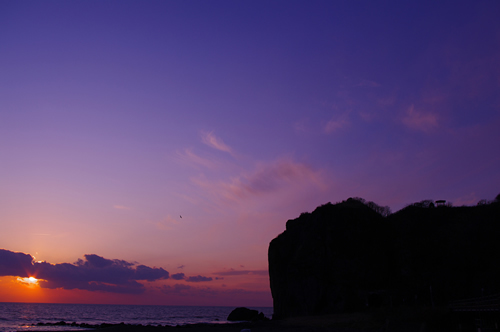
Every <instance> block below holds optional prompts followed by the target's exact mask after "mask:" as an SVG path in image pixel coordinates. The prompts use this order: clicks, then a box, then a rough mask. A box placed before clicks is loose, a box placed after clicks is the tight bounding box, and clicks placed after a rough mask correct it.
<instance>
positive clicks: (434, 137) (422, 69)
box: [0, 0, 500, 306]
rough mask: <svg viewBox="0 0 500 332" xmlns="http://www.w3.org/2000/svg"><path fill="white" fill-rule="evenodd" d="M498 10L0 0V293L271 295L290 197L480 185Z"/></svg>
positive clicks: (490, 168) (495, 120) (173, 298)
mask: <svg viewBox="0 0 500 332" xmlns="http://www.w3.org/2000/svg"><path fill="white" fill-rule="evenodd" d="M498 17H500V2H499V1H497V0H484V1H483V0H480V1H456V0H454V1H444V0H443V1H293V0H287V1H277V0H271V1H260V0H256V1H220V0H215V1H197V0H190V1H181V0H178V1H174V0H171V1H154V0H152V1H147V2H139V1H127V0H120V1H110V0H105V1H77V0H75V1H23V0H20V1H5V0H0V229H1V231H0V248H3V249H1V250H0V301H3V302H57V303H113V304H120V303H123V304H162V305H226V306H272V297H271V293H270V289H269V277H268V272H267V270H268V265H267V264H268V263H267V249H268V245H269V242H270V241H271V240H272V239H273V238H274V237H276V236H277V235H278V234H280V233H281V232H283V231H284V230H285V224H286V221H287V220H288V219H293V218H296V217H298V216H299V215H300V213H302V212H310V211H313V210H314V209H315V208H316V207H317V206H319V205H321V204H325V203H328V202H332V203H335V202H339V201H342V200H345V199H347V198H349V197H362V198H364V199H366V200H367V201H374V202H375V203H377V204H378V205H381V206H389V207H390V208H391V209H392V211H397V210H399V209H401V208H403V207H405V206H406V205H408V204H411V203H413V202H417V201H421V200H424V199H434V200H438V199H444V200H447V201H448V202H451V203H452V204H453V205H455V206H457V205H458V206H459V205H475V204H477V202H478V201H479V200H481V199H493V198H494V197H495V196H496V195H497V194H499V193H500V171H499V170H500V148H499V146H500V145H499V142H500V130H499V129H500V20H498ZM29 277H32V279H29ZM33 278H34V279H33Z"/></svg>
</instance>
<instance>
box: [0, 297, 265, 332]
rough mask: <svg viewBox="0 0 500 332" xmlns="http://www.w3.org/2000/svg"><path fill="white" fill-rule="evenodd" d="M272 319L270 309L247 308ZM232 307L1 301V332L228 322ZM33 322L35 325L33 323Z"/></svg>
mask: <svg viewBox="0 0 500 332" xmlns="http://www.w3.org/2000/svg"><path fill="white" fill-rule="evenodd" d="M249 308H250V309H255V310H258V311H259V312H263V313H264V315H265V316H266V317H268V318H271V316H272V313H273V308H270V307H262V308H261V307H249ZM233 309H234V307H208V306H207V307H198V306H159V305H106V304H48V303H0V332H11V331H49V330H50V331H57V330H65V331H69V330H82V328H81V327H71V326H67V325H66V326H36V324H37V323H57V322H60V321H64V322H66V323H68V324H71V323H73V322H76V323H77V324H83V323H86V324H91V325H96V324H102V323H109V324H120V323H122V322H123V323H125V324H142V325H148V324H150V325H154V326H157V325H170V326H176V325H185V324H195V323H228V322H227V320H226V319H227V316H228V315H229V313H230V312H231V311H232V310H233ZM33 324H35V325H33Z"/></svg>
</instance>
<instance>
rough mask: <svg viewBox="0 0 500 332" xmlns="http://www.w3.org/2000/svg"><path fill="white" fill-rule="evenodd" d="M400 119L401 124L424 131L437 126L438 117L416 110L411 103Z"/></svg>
mask: <svg viewBox="0 0 500 332" xmlns="http://www.w3.org/2000/svg"><path fill="white" fill-rule="evenodd" d="M402 121H403V124H405V125H406V126H407V127H409V128H411V129H414V130H420V131H425V132H427V131H429V130H432V129H434V128H436V127H437V126H438V118H437V115H436V114H432V113H425V112H420V111H416V110H415V107H414V105H411V106H410V107H409V108H408V110H407V111H406V116H405V117H404V118H403V119H402Z"/></svg>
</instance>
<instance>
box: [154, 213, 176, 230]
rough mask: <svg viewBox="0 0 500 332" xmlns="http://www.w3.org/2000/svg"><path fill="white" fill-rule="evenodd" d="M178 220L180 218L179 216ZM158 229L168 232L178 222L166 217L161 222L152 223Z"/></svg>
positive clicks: (169, 216)
mask: <svg viewBox="0 0 500 332" xmlns="http://www.w3.org/2000/svg"><path fill="white" fill-rule="evenodd" d="M179 218H180V216H179ZM154 224H155V225H156V227H157V228H158V229H161V230H164V231H168V230H171V229H172V228H173V226H174V225H178V224H179V221H178V220H176V219H175V218H173V217H172V216H171V215H168V216H167V217H166V218H164V219H163V220H161V221H158V222H156V223H154Z"/></svg>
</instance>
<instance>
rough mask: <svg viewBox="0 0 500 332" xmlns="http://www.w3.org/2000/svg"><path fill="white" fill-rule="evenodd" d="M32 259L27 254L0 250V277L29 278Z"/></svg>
mask: <svg viewBox="0 0 500 332" xmlns="http://www.w3.org/2000/svg"><path fill="white" fill-rule="evenodd" d="M33 259H34V257H33V256H31V255H29V254H25V253H22V252H13V251H9V250H5V249H0V276H2V277H3V276H18V277H23V278H26V277H30V276H31V275H32V274H33Z"/></svg>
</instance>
